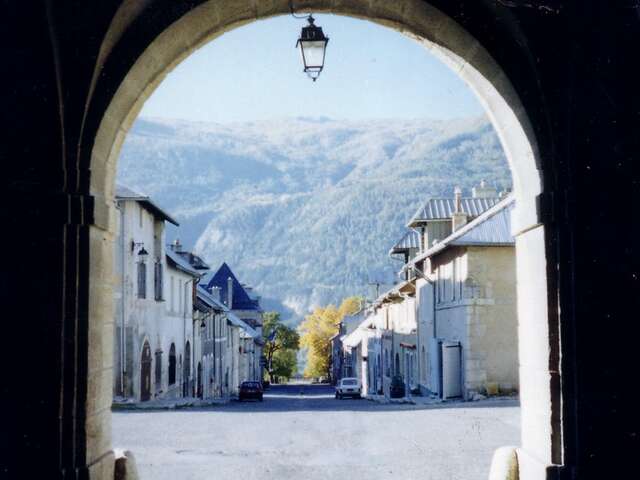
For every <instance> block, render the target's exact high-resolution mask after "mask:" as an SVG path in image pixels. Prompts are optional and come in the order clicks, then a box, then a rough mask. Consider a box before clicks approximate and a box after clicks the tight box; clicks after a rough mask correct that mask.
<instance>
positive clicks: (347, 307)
mask: <svg viewBox="0 0 640 480" xmlns="http://www.w3.org/2000/svg"><path fill="white" fill-rule="evenodd" d="M361 308H362V298H361V297H348V298H345V299H344V300H343V301H342V303H341V304H340V307H336V306H335V305H329V306H327V307H319V308H316V309H315V310H314V311H313V312H312V313H311V314H309V315H307V316H306V317H305V319H304V321H303V322H302V323H301V324H300V327H299V331H300V334H301V337H300V343H301V345H302V346H303V347H306V348H307V365H306V367H305V369H304V375H305V376H306V377H327V378H329V377H330V376H331V337H333V336H334V335H335V334H337V333H338V330H339V327H340V322H341V321H342V319H343V318H344V317H345V316H346V315H353V314H355V313H357V312H358V311H360V309H361Z"/></svg>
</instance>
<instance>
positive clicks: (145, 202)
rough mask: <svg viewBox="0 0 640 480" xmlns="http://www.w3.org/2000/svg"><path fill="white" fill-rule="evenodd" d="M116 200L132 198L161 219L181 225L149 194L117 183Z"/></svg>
mask: <svg viewBox="0 0 640 480" xmlns="http://www.w3.org/2000/svg"><path fill="white" fill-rule="evenodd" d="M116 200H132V201H134V202H138V203H140V205H141V206H142V207H144V208H145V209H146V210H148V211H149V212H150V213H151V214H152V215H154V216H156V217H158V218H160V219H161V220H166V221H167V222H170V223H173V224H174V225H175V226H176V227H178V226H180V224H179V223H178V222H177V221H176V220H175V219H174V218H173V217H172V216H171V215H169V214H168V213H167V212H165V211H164V210H162V209H161V208H160V207H159V206H158V205H156V204H155V203H153V202H152V201H151V199H150V198H149V197H148V196H146V195H143V194H141V193H138V192H135V191H133V190H131V189H130V188H128V187H125V186H124V185H116Z"/></svg>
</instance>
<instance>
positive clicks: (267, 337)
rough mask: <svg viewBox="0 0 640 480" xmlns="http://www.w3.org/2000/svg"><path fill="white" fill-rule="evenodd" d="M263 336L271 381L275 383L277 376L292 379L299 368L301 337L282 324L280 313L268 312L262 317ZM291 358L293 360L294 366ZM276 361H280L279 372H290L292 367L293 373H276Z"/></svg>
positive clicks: (292, 329)
mask: <svg viewBox="0 0 640 480" xmlns="http://www.w3.org/2000/svg"><path fill="white" fill-rule="evenodd" d="M262 336H263V337H264V354H265V357H266V359H267V371H268V373H269V381H270V382H273V381H274V377H275V376H276V375H277V376H281V377H286V378H290V377H291V375H292V374H293V372H295V369H296V366H297V360H296V352H297V351H298V348H300V335H299V334H298V332H297V331H296V330H295V329H294V328H291V327H288V326H286V325H285V324H284V323H282V321H281V320H280V314H279V313H278V312H267V313H265V314H264V316H263V317H262ZM285 352H290V353H285ZM291 358H293V365H292V366H291ZM276 359H278V360H277V362H278V363H277V365H278V368H279V369H280V370H279V371H281V372H289V366H290V367H291V368H290V370H291V372H290V373H289V374H284V373H280V374H277V373H275V368H276Z"/></svg>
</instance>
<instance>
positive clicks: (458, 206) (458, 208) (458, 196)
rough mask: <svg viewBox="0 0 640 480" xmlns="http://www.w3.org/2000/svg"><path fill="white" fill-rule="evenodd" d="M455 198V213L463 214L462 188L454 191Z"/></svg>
mask: <svg viewBox="0 0 640 480" xmlns="http://www.w3.org/2000/svg"><path fill="white" fill-rule="evenodd" d="M453 196H454V198H455V206H454V210H453V213H461V212H462V190H460V187H456V188H454V189H453Z"/></svg>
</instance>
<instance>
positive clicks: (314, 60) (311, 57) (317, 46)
mask: <svg viewBox="0 0 640 480" xmlns="http://www.w3.org/2000/svg"><path fill="white" fill-rule="evenodd" d="M326 46H327V43H326V41H325V40H313V41H311V40H302V41H301V42H300V53H301V54H302V61H303V62H304V67H305V70H309V69H311V70H318V71H319V70H322V66H323V64H324V52H325V48H326Z"/></svg>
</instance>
